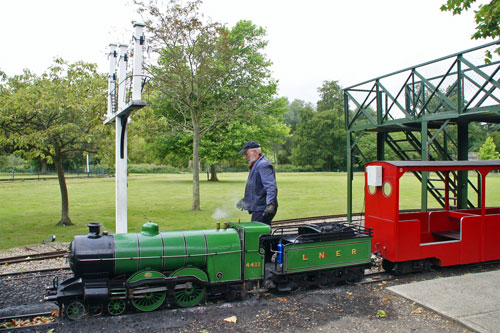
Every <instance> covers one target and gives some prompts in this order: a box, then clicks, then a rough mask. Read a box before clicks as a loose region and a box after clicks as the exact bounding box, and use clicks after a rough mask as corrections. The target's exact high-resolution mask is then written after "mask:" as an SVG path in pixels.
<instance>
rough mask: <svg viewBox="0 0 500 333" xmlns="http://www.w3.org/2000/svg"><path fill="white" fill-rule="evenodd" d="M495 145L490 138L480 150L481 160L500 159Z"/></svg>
mask: <svg viewBox="0 0 500 333" xmlns="http://www.w3.org/2000/svg"><path fill="white" fill-rule="evenodd" d="M495 149H496V147H495V143H494V142H493V138H492V137H491V136H488V137H487V138H486V140H485V142H484V144H483V145H482V146H481V148H480V149H479V159H480V160H498V159H499V158H500V154H499V153H498V152H497V151H496V150H495Z"/></svg>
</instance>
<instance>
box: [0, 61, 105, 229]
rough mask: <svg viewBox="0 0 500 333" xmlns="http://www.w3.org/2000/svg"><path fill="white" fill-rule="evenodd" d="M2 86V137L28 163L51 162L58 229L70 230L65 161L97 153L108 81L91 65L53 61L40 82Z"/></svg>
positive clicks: (27, 79)
mask: <svg viewBox="0 0 500 333" xmlns="http://www.w3.org/2000/svg"><path fill="white" fill-rule="evenodd" d="M6 86H7V88H6V89H7V90H8V93H5V94H3V95H2V101H1V105H2V108H1V109H0V125H1V126H0V127H1V129H2V132H3V136H4V138H5V140H6V142H7V144H10V145H12V147H13V148H14V150H16V151H17V152H18V153H21V154H22V155H24V156H26V157H28V158H35V157H44V158H50V159H52V161H53V162H54V164H55V167H56V169H57V176H58V180H59V187H60V190H61V220H60V221H59V222H58V225H71V224H72V223H71V219H70V217H69V200H68V190H67V186H66V179H65V175H64V169H63V161H64V159H65V158H66V157H67V156H69V155H71V154H74V153H76V152H79V153H83V152H95V150H96V142H97V141H98V139H99V137H100V134H101V133H102V131H103V129H102V128H103V125H102V119H103V115H104V112H105V109H106V79H105V77H104V76H103V75H101V74H99V73H98V72H97V66H96V65H95V64H87V63H84V62H76V63H74V64H68V63H67V62H65V61H64V60H62V59H56V60H55V61H54V64H53V65H52V66H51V67H49V69H48V70H47V71H46V72H45V73H44V74H42V75H41V76H40V77H38V76H36V75H34V74H32V73H30V72H29V71H25V72H24V73H23V74H22V75H18V76H15V77H12V78H9V79H8V81H7V84H6Z"/></svg>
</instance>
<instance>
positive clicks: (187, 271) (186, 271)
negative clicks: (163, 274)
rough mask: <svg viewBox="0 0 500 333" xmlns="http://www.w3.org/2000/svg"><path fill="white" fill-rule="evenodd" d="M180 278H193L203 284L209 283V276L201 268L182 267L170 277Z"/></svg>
mask: <svg viewBox="0 0 500 333" xmlns="http://www.w3.org/2000/svg"><path fill="white" fill-rule="evenodd" d="M180 276H192V277H194V278H196V279H198V280H200V281H202V282H208V276H207V274H206V273H205V272H204V271H202V270H201V269H199V268H196V267H182V268H179V269H178V270H176V271H175V272H172V274H170V277H180Z"/></svg>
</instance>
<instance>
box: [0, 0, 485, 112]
mask: <svg viewBox="0 0 500 333" xmlns="http://www.w3.org/2000/svg"><path fill="white" fill-rule="evenodd" d="M444 2H445V0H379V1H374V0H343V1H339V0H309V1H305V0H204V3H203V5H202V11H203V13H204V14H205V15H206V16H207V17H210V18H211V19H212V20H213V21H218V22H221V23H223V24H226V25H227V26H229V27H232V26H234V24H235V23H236V22H237V21H239V20H251V21H252V22H253V23H254V24H256V25H258V26H261V27H263V28H265V29H266V31H267V37H266V38H267V40H268V42H269V44H268V47H267V48H266V50H265V53H266V55H267V57H268V59H270V60H271V61H272V62H273V65H272V67H271V70H272V76H273V78H274V79H276V80H278V87H279V95H280V96H285V97H287V98H288V99H289V101H293V100H294V99H301V100H303V101H306V102H310V103H312V104H314V105H315V104H316V102H317V100H318V99H319V97H318V92H317V89H318V88H319V87H320V86H321V85H322V83H323V82H324V81H333V80H336V81H338V82H339V84H340V85H341V86H342V87H344V88H345V87H348V86H350V85H354V84H356V83H360V82H363V81H366V80H369V79H373V78H375V77H378V76H381V75H384V74H388V73H391V72H394V71H396V70H400V69H403V68H407V67H410V66H413V65H417V64H420V63H423V62H426V61H429V60H433V59H436V58H440V57H442V56H446V55H450V54H453V53H456V52H459V51H462V50H466V49H469V48H472V47H475V46H478V45H482V44H486V43H487V42H490V41H491V40H471V35H472V34H473V33H474V30H475V23H474V17H473V13H472V12H466V13H464V14H462V15H456V16H453V15H452V14H451V13H450V12H441V11H440V9H439V8H440V6H441V5H442V3H444ZM479 2H480V3H481V2H484V1H479ZM132 21H140V17H139V16H138V14H137V13H136V11H135V8H134V7H133V5H131V3H130V1H128V0H85V1H82V0H78V1H77V0H44V1H41V0H0V28H1V31H3V33H2V39H1V43H2V44H1V45H2V46H1V48H0V70H2V71H4V72H5V73H6V74H7V75H9V76H11V75H15V74H20V73H21V72H22V70H23V69H24V68H28V69H29V70H31V71H32V72H35V73H37V74H41V73H43V72H44V71H45V70H46V69H47V68H48V67H49V66H50V65H51V64H52V62H53V59H54V58H56V57H62V58H63V59H65V60H67V61H70V62H74V61H78V60H83V61H85V62H92V63H97V64H98V66H99V70H100V71H102V72H103V73H107V72H108V67H109V65H108V59H107V51H108V49H107V48H108V45H109V44H110V43H129V42H130V39H131V36H132V33H133V27H132V23H131V22H132Z"/></svg>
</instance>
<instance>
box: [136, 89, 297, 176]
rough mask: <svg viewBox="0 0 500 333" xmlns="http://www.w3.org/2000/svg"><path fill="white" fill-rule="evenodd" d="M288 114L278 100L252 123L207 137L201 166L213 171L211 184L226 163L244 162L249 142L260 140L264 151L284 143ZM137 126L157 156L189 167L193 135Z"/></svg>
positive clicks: (232, 125)
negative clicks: (243, 151) (218, 169)
mask: <svg viewBox="0 0 500 333" xmlns="http://www.w3.org/2000/svg"><path fill="white" fill-rule="evenodd" d="M285 110H286V105H285V100H284V99H283V98H280V99H276V100H275V101H274V102H273V103H270V104H269V105H268V110H267V111H266V112H263V113H257V112H256V113H253V114H251V115H250V119H247V120H245V121H237V120H235V121H233V122H231V123H230V124H224V125H220V126H216V127H215V128H214V129H213V130H212V131H210V132H208V133H207V134H206V135H204V136H203V138H202V139H201V141H200V160H201V161H202V162H203V163H202V165H204V166H205V167H208V168H209V169H210V178H209V180H211V181H217V180H218V177H217V165H219V164H221V163H223V162H227V163H239V162H242V157H241V155H239V154H238V152H239V150H240V149H241V147H242V146H243V144H244V143H245V142H246V141H248V140H249V139H250V138H251V139H253V140H257V141H258V142H260V143H261V144H262V146H263V147H265V148H268V147H271V146H272V145H273V144H275V143H277V142H281V140H283V139H282V138H284V137H286V136H287V135H288V131H289V129H288V127H287V126H286V125H285V124H284V123H283V113H284V112H285ZM134 119H136V118H134ZM138 122H141V124H142V126H141V128H142V129H141V131H145V133H147V134H146V135H147V138H148V141H149V142H150V145H151V147H153V149H154V151H155V154H156V155H158V156H161V157H162V158H163V157H164V158H165V159H166V160H167V161H168V162H169V163H171V164H172V163H173V164H177V165H182V164H184V165H186V163H187V162H188V161H189V160H190V158H191V156H192V144H193V138H192V135H190V134H186V133H183V132H174V131H171V130H170V131H169V130H167V129H166V126H165V125H161V124H159V123H158V122H156V126H151V124H152V122H151V121H150V119H144V120H139V121H138ZM153 123H155V121H154V120H153Z"/></svg>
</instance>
